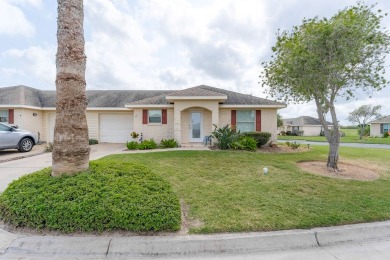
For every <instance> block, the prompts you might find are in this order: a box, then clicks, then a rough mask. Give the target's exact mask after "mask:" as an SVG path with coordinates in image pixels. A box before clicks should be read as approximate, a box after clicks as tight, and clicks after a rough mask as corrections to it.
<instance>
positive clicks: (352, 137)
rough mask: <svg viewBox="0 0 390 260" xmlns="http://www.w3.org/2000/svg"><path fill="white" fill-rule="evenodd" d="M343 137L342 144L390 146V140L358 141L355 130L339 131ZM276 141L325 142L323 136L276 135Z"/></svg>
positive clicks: (378, 138) (366, 138) (375, 138)
mask: <svg viewBox="0 0 390 260" xmlns="http://www.w3.org/2000/svg"><path fill="white" fill-rule="evenodd" d="M341 131H343V132H344V133H345V136H343V137H341V142H342V143H363V144H390V138H380V137H363V139H362V140H360V139H359V135H358V133H357V129H341ZM278 140H306V141H311V142H327V141H326V138H325V136H287V135H285V136H282V135H278Z"/></svg>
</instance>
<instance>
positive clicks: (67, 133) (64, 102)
mask: <svg viewBox="0 0 390 260" xmlns="http://www.w3.org/2000/svg"><path fill="white" fill-rule="evenodd" d="M83 20H84V10H83V0H58V30H57V42H58V48H57V57H56V66H57V76H56V89H57V94H56V95H57V96H56V122H55V127H54V145H53V155H52V157H53V171H52V176H59V175H63V174H67V175H72V174H74V173H77V172H81V171H85V170H86V169H88V167H89V150H90V148H89V142H88V125H87V120H86V116H85V112H86V107H87V101H86V96H85V87H86V82H85V64H86V56H85V54H84V31H83Z"/></svg>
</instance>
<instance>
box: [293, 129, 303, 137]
mask: <svg viewBox="0 0 390 260" xmlns="http://www.w3.org/2000/svg"><path fill="white" fill-rule="evenodd" d="M303 132H304V131H302V130H298V131H296V132H295V133H296V134H297V135H299V136H303Z"/></svg>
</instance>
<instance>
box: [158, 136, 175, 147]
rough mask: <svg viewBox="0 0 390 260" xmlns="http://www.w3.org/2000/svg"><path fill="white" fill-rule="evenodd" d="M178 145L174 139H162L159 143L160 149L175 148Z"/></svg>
mask: <svg viewBox="0 0 390 260" xmlns="http://www.w3.org/2000/svg"><path fill="white" fill-rule="evenodd" d="M178 146H179V144H178V143H177V142H176V140H175V139H173V138H172V139H162V140H161V142H160V147H161V148H176V147H178Z"/></svg>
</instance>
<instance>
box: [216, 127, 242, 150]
mask: <svg viewBox="0 0 390 260" xmlns="http://www.w3.org/2000/svg"><path fill="white" fill-rule="evenodd" d="M214 127H215V129H214V131H213V132H212V133H211V136H212V137H214V138H215V139H217V144H216V145H217V147H218V148H219V149H221V150H227V149H232V144H233V142H235V141H237V139H238V138H239V136H240V131H238V132H236V129H235V127H230V125H225V126H224V127H218V126H216V125H214Z"/></svg>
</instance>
